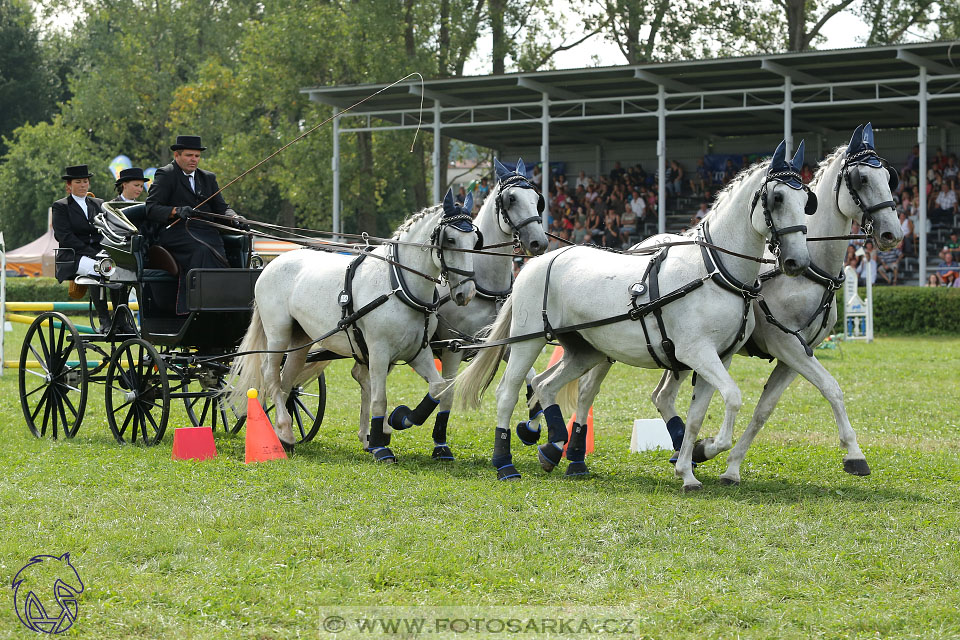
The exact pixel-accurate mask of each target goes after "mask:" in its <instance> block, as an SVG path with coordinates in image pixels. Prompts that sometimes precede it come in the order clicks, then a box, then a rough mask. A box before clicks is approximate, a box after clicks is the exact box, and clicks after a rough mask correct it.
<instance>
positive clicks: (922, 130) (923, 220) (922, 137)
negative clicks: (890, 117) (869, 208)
mask: <svg viewBox="0 0 960 640" xmlns="http://www.w3.org/2000/svg"><path fill="white" fill-rule="evenodd" d="M899 55H900V52H897V56H898V57H899ZM917 101H918V102H919V106H920V126H919V127H917V144H919V145H920V158H919V160H920V171H918V173H919V176H918V177H919V178H920V184H919V187H920V189H919V190H918V193H919V194H920V197H919V198H917V199H918V200H920V213H919V214H918V215H917V221H918V224H919V225H920V248H919V251H917V261H918V262H919V263H920V265H919V266H920V269H919V270H918V271H919V276H920V281H919V282H918V283H917V284H919V285H920V286H923V285H924V284H926V282H927V198H926V195H925V194H926V193H927V68H926V67H920V92H919V94H918V95H917Z"/></svg>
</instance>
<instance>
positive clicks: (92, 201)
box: [51, 196, 103, 282]
mask: <svg viewBox="0 0 960 640" xmlns="http://www.w3.org/2000/svg"><path fill="white" fill-rule="evenodd" d="M85 201H86V203H87V212H88V215H89V217H87V215H84V213H83V209H81V208H80V205H79V204H77V202H76V201H75V200H74V199H73V196H67V197H66V198H61V199H60V200H57V201H56V202H54V203H53V205H51V208H52V209H53V235H54V237H55V238H56V239H57V242H58V243H59V244H60V247H61V248H69V249H73V263H72V265H71V263H70V262H68V261H65V260H69V257H70V256H69V255H67V254H65V253H63V252H61V255H60V260H58V263H57V266H56V272H55V275H56V276H57V280H59V281H60V282H63V281H64V280H69V279H71V278H73V277H74V276H75V275H77V268H78V267H79V266H80V258H81V257H82V256H87V257H89V258H93V257H96V255H97V254H98V253H100V240H101V238H102V236H101V235H100V231H99V230H98V229H97V228H96V227H95V226H94V225H93V221H92V218H93V216H94V215H96V213H98V212H99V211H101V205H103V200H101V199H100V198H91V197H90V196H87V197H86V198H85Z"/></svg>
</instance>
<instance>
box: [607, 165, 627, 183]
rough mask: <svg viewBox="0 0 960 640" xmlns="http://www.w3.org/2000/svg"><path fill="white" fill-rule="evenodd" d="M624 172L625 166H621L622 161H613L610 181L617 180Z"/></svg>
mask: <svg viewBox="0 0 960 640" xmlns="http://www.w3.org/2000/svg"><path fill="white" fill-rule="evenodd" d="M623 174H624V171H623V167H621V166H620V161H619V160H617V161H616V162H614V163H613V169H611V170H610V182H617V181H618V180H620V178H621V177H622V176H623Z"/></svg>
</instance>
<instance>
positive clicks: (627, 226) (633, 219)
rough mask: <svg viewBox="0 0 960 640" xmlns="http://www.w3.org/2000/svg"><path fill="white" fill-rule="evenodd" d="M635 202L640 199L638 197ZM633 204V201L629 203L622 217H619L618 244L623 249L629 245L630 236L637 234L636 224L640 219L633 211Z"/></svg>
mask: <svg viewBox="0 0 960 640" xmlns="http://www.w3.org/2000/svg"><path fill="white" fill-rule="evenodd" d="M637 200H640V198H639V197H638V198H637ZM633 202H634V200H631V201H630V205H628V206H627V208H626V209H625V210H624V212H623V215H622V216H620V244H622V245H623V246H625V247H626V246H629V245H630V236H632V235H633V234H635V233H636V232H637V222H638V221H639V220H640V217H639V216H638V215H637V214H636V212H635V211H634V209H633V206H632V205H633ZM641 202H642V200H641Z"/></svg>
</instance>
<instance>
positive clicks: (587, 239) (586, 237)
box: [582, 231, 593, 245]
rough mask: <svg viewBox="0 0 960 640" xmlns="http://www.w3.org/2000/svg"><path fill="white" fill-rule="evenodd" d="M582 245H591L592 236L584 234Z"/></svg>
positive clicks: (588, 233)
mask: <svg viewBox="0 0 960 640" xmlns="http://www.w3.org/2000/svg"><path fill="white" fill-rule="evenodd" d="M582 244H586V245H592V244H593V235H592V234H591V233H590V232H589V231H588V232H587V233H586V234H584V236H583V243H582Z"/></svg>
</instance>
